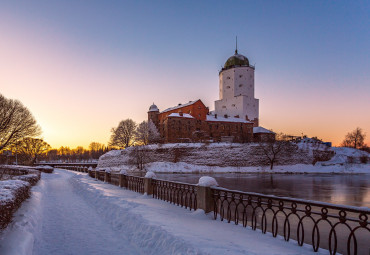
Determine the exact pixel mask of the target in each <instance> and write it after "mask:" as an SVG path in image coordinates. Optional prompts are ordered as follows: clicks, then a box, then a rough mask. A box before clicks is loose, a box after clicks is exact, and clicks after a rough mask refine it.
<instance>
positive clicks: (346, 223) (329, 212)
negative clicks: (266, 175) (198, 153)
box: [211, 188, 370, 254]
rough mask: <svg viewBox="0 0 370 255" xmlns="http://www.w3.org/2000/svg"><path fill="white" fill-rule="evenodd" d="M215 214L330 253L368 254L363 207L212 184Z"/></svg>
mask: <svg viewBox="0 0 370 255" xmlns="http://www.w3.org/2000/svg"><path fill="white" fill-rule="evenodd" d="M211 192H212V197H213V202H214V218H215V219H217V218H220V220H221V221H223V220H224V219H225V220H227V222H229V223H230V222H231V221H233V222H234V223H235V224H236V225H238V224H239V223H241V224H242V225H243V226H244V227H247V226H249V227H251V228H252V229H253V230H256V229H257V228H258V229H260V230H261V231H262V233H266V232H271V233H272V235H273V236H274V237H276V236H277V235H281V236H283V237H284V239H285V241H289V240H290V239H294V240H297V242H298V244H299V245H300V246H302V245H303V244H304V243H309V244H311V245H312V247H313V250H314V251H315V252H317V251H318V249H319V248H324V249H328V250H329V252H330V254H336V253H337V252H340V253H343V254H368V253H369V249H370V245H369V241H370V239H369V232H370V229H369V215H370V210H369V209H366V208H364V209H363V210H361V209H359V208H353V207H346V206H336V205H333V204H326V203H321V202H315V201H309V200H302V199H291V198H282V197H276V196H269V195H262V194H258V193H251V192H240V191H233V190H227V189H223V188H211Z"/></svg>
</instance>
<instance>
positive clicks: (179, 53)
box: [0, 1, 370, 146]
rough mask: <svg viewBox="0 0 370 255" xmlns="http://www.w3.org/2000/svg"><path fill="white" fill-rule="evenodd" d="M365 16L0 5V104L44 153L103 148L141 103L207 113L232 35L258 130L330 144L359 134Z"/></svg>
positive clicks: (182, 4)
mask: <svg viewBox="0 0 370 255" xmlns="http://www.w3.org/2000/svg"><path fill="white" fill-rule="evenodd" d="M369 14H370V2H369V1H253V2H252V1H2V2H1V4H0V33H1V35H2V37H3V38H2V40H1V41H2V42H0V48H1V49H0V54H1V55H0V67H2V71H0V76H1V77H2V78H0V92H1V93H3V94H4V95H5V96H7V97H9V98H18V99H20V100H21V101H22V102H24V103H25V104H26V105H27V106H28V107H29V108H30V109H31V111H32V112H33V113H34V115H35V116H36V118H37V119H38V121H39V122H40V124H41V125H42V126H43V129H44V136H45V139H46V140H49V142H50V143H51V145H53V146H60V145H62V143H63V142H62V141H61V140H60V137H64V140H63V141H65V144H66V145H68V144H70V145H71V146H75V145H77V144H83V145H85V146H86V144H88V143H89V141H93V140H94V141H95V140H98V141H99V142H104V143H105V142H107V139H108V137H109V130H110V128H111V127H113V126H115V125H116V124H118V122H119V121H120V120H121V119H124V118H128V117H131V118H133V119H134V120H136V121H142V120H144V119H145V118H146V111H147V109H148V107H149V105H150V104H151V103H152V102H153V101H154V102H155V103H156V104H157V105H158V107H159V108H160V109H162V110H163V109H164V108H167V107H171V106H173V105H176V104H177V103H180V102H182V103H184V102H187V101H189V100H194V99H198V98H200V99H202V100H203V101H204V102H205V104H206V105H208V106H209V107H210V108H211V109H213V107H214V105H213V102H214V101H215V100H217V99H218V71H219V70H220V68H221V66H222V65H223V64H224V62H225V61H226V59H227V58H228V57H229V56H231V55H232V54H233V52H234V47H235V36H236V35H237V36H238V45H239V47H238V48H239V52H240V53H241V54H244V55H246V56H247V57H248V58H249V60H250V62H251V63H252V64H256V97H257V98H259V99H260V119H261V123H262V125H264V126H266V127H267V128H272V129H273V130H275V131H282V132H287V133H291V134H301V133H302V132H303V133H306V134H308V135H310V136H319V137H320V138H323V139H325V140H331V141H334V143H338V142H339V141H340V140H341V139H342V138H343V137H344V135H345V133H346V132H348V131H350V130H352V129H354V128H355V127H357V126H360V127H362V128H363V129H365V131H367V132H370V120H368V119H370V118H369V117H365V116H368V115H369V114H368V112H369V110H370V102H369V101H370V100H369V99H370V98H369V95H370V82H369V70H370V61H369V59H370V46H369V45H370V29H369V28H370V15H369ZM1 56H3V57H2V58H1ZM34 91H37V92H38V93H37V94H36V95H34ZM45 95H47V99H44V98H43V99H42V100H43V102H44V104H43V105H42V106H41V105H40V101H41V99H40V98H39V96H40V97H41V96H45ZM45 104H46V105H47V106H48V107H47V108H45ZM55 116H59V118H56V117H55ZM61 119H68V120H69V121H70V122H73V123H76V127H74V128H71V127H65V126H64V125H65V124H64V122H63V121H61ZM61 127H63V128H61ZM92 127H94V129H93V128H92ZM86 128H90V129H91V132H84V131H83V130H86ZM59 129H60V130H59ZM333 130H334V131H333ZM56 136H58V138H57V137H56ZM369 136H370V134H369ZM79 139H80V140H79Z"/></svg>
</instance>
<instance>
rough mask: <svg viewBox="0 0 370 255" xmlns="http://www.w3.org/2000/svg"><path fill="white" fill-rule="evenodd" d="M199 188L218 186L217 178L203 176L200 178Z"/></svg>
mask: <svg viewBox="0 0 370 255" xmlns="http://www.w3.org/2000/svg"><path fill="white" fill-rule="evenodd" d="M198 186H202V187H212V186H218V183H217V181H216V179H215V178H213V177H209V176H202V177H200V178H199V181H198Z"/></svg>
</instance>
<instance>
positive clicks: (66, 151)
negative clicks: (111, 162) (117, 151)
mask: <svg viewBox="0 0 370 255" xmlns="http://www.w3.org/2000/svg"><path fill="white" fill-rule="evenodd" d="M112 149H114V148H113V147H109V146H105V145H104V144H102V143H98V142H92V143H90V145H89V148H88V149H85V148H84V147H82V146H77V147H76V148H74V149H71V148H70V147H67V146H62V147H60V148H59V149H50V150H49V151H47V153H44V154H42V155H41V156H40V157H39V160H40V161H48V162H88V161H92V160H97V159H99V157H100V156H101V155H103V154H104V153H107V152H108V151H110V150H112Z"/></svg>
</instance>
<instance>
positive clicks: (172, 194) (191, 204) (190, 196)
mask: <svg viewBox="0 0 370 255" xmlns="http://www.w3.org/2000/svg"><path fill="white" fill-rule="evenodd" d="M152 187H153V198H157V199H161V200H164V201H167V202H170V203H171V204H176V205H178V206H181V207H185V209H187V208H189V209H190V210H196V209H197V185H192V184H188V183H181V182H173V181H165V180H156V179H152Z"/></svg>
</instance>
